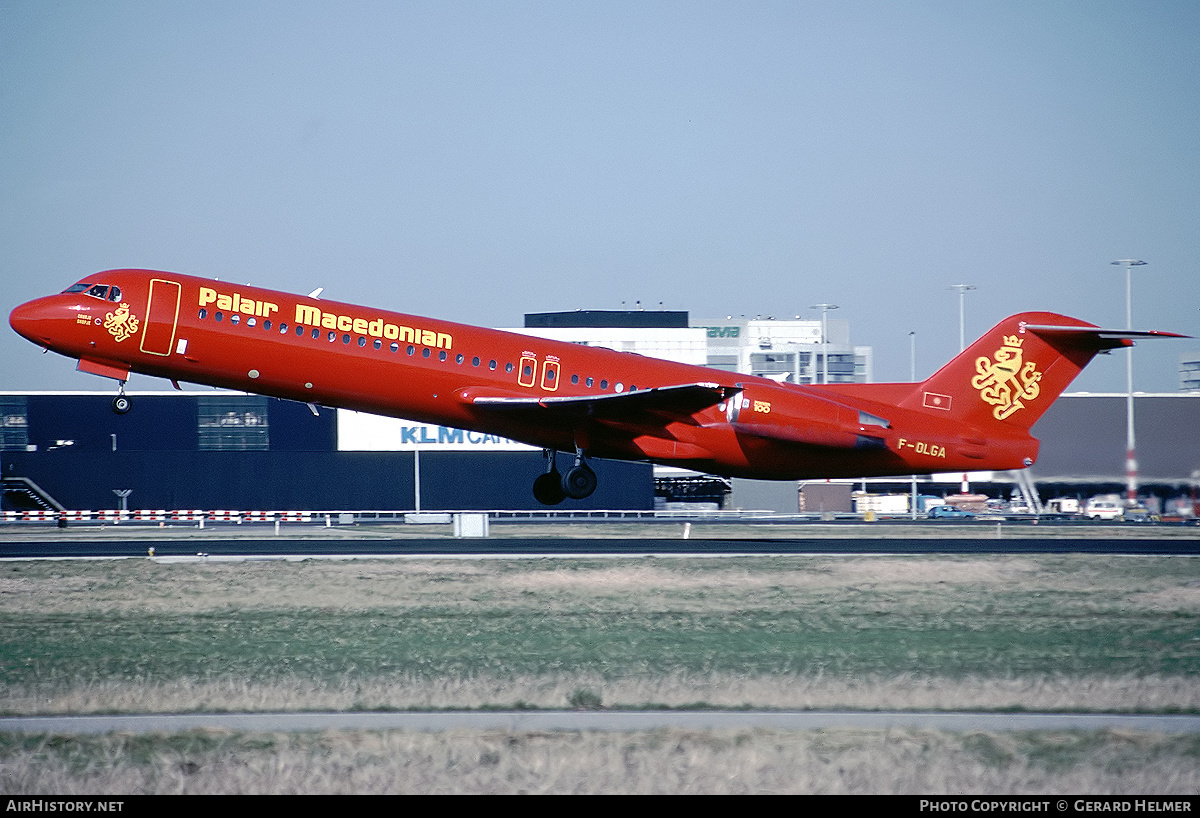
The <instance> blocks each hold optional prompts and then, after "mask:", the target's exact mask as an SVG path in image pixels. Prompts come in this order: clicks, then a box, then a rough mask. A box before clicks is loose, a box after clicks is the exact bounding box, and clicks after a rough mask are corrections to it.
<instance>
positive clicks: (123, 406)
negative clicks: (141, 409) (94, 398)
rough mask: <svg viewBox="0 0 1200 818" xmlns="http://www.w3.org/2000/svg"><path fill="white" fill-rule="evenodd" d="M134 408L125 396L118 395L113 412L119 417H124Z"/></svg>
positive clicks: (113, 403)
mask: <svg viewBox="0 0 1200 818" xmlns="http://www.w3.org/2000/svg"><path fill="white" fill-rule="evenodd" d="M131 408H133V403H132V402H131V401H130V400H129V398H127V397H125V396H124V395H117V396H116V397H115V398H113V402H112V410H113V412H115V413H116V414H118V415H123V414H125V413H126V412H128V411H129V410H130V409H131Z"/></svg>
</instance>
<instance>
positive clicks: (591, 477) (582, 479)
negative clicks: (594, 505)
mask: <svg viewBox="0 0 1200 818" xmlns="http://www.w3.org/2000/svg"><path fill="white" fill-rule="evenodd" d="M562 490H563V493H564V494H566V495H567V496H568V497H570V498H571V499H573V500H582V499H583V498H584V497H590V496H591V494H592V492H593V491H595V490H596V473H595V472H594V471H592V468H591V466H589V465H588V464H587V463H586V462H585V461H584V459H583V450H582V449H576V450H575V465H574V466H572V467H571V470H570V471H568V472H567V474H566V476H565V477H563V479H562Z"/></svg>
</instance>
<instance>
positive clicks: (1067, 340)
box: [901, 312, 1178, 432]
mask: <svg viewBox="0 0 1200 818" xmlns="http://www.w3.org/2000/svg"><path fill="white" fill-rule="evenodd" d="M1172 335H1173V334H1172V333H1165V332H1130V331H1126V330H1105V329H1101V328H1099V327H1097V326H1096V325H1094V324H1088V323H1087V322H1085V321H1080V320H1079V319H1077V318H1068V317H1066V316H1064V315H1057V314H1055V313H1050V312H1027V313H1021V314H1019V315H1014V316H1011V317H1009V318H1006V319H1004V320H1003V321H1001V322H1000V323H999V324H997V325H996V326H995V327H993V328H992V329H990V330H988V332H986V333H984V335H983V337H981V338H980V339H979V340H978V341H976V342H975V343H973V344H971V346H969V347H967V349H966V350H964V351H963V352H962V353H960V354H959V355H958V356H957V357H956V358H954V360H952V361H950V363H948V364H946V365H945V366H943V367H942V368H941V369H939V370H938V371H937V372H936V373H934V374H933V376H932V377H930V378H929V379H928V380H926V381H925V382H924V383H921V384H917V385H916V387H915V388H914V389H913V391H912V392H911V393H910V394H909V396H908V397H907V398H905V399H904V400H903V401H902V402H901V405H902V406H904V407H906V408H912V409H922V410H924V411H927V412H930V413H932V414H939V413H943V412H944V413H946V417H948V418H952V419H954V420H960V421H963V422H965V423H969V424H971V425H973V426H976V427H979V428H983V429H986V428H988V427H992V428H995V427H996V426H997V424H1000V425H1001V426H1002V427H1004V428H1006V429H1008V430H1011V431H1014V432H1016V431H1021V432H1028V430H1029V429H1030V428H1031V427H1032V426H1033V424H1034V423H1036V422H1037V420H1038V418H1040V417H1041V416H1042V415H1043V414H1044V413H1045V411H1046V410H1047V409H1048V408H1050V404H1052V403H1054V401H1055V399H1057V398H1058V396H1059V395H1060V394H1061V393H1062V392H1063V390H1065V389H1066V388H1067V386H1069V385H1070V383H1071V381H1073V380H1074V379H1075V376H1076V375H1078V374H1079V373H1080V371H1081V370H1082V369H1083V368H1084V367H1085V366H1087V364H1088V362H1089V361H1091V360H1092V358H1093V357H1094V356H1095V355H1096V353H1097V352H1102V351H1104V350H1109V349H1114V348H1117V347H1124V346H1132V343H1133V342H1132V340H1131V339H1133V338H1144V337H1154V336H1172ZM1175 337H1178V336H1175Z"/></svg>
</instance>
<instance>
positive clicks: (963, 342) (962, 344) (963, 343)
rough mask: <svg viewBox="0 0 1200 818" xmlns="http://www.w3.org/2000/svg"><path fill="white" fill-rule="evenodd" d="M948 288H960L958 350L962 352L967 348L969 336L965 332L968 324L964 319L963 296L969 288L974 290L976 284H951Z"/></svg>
mask: <svg viewBox="0 0 1200 818" xmlns="http://www.w3.org/2000/svg"><path fill="white" fill-rule="evenodd" d="M947 289H951V290H958V351H959V352H962V351H963V350H964V349H966V348H967V336H966V333H965V327H966V324H965V322H964V320H963V315H964V312H963V296H965V295H966V294H967V291H968V290H974V289H975V285H974V284H951V285H950V286H949V287H948V288H947Z"/></svg>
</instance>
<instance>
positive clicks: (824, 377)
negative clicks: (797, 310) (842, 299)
mask: <svg viewBox="0 0 1200 818" xmlns="http://www.w3.org/2000/svg"><path fill="white" fill-rule="evenodd" d="M837 308H838V306H837V304H813V305H812V306H811V307H809V309H813V310H820V311H821V383H829V331H828V325H827V324H826V322H825V313H827V312H829V311H830V310H836V309H837Z"/></svg>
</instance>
